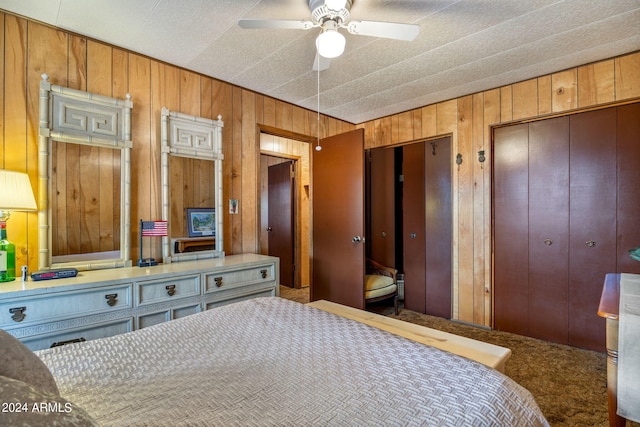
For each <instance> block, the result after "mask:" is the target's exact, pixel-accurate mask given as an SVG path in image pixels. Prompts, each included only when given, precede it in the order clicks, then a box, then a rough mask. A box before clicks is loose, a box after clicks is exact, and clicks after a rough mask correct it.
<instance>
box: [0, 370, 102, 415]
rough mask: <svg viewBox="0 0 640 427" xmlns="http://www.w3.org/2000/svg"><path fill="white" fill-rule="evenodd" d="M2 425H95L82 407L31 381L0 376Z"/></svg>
mask: <svg viewBox="0 0 640 427" xmlns="http://www.w3.org/2000/svg"><path fill="white" fill-rule="evenodd" d="M0 396H2V405H3V406H2V410H1V411H0V425H3V426H65V427H67V426H69V427H71V426H77V427H88V426H97V425H98V423H96V422H95V421H94V420H93V419H92V418H91V416H90V415H89V414H87V413H86V412H85V411H84V410H83V409H81V408H79V407H78V406H76V405H74V404H73V403H71V402H69V401H68V400H66V399H64V398H62V397H60V396H59V395H58V394H52V393H47V392H45V391H43V390H42V389H39V388H38V387H35V386H33V385H32V384H27V383H25V382H22V381H18V380H16V379H13V378H8V377H3V376H0Z"/></svg>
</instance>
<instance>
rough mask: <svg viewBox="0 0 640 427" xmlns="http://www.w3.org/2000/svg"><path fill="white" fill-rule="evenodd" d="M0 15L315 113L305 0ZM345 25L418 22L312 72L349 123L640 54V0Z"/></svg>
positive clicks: (565, 1) (393, 14) (397, 6)
mask: <svg viewBox="0 0 640 427" xmlns="http://www.w3.org/2000/svg"><path fill="white" fill-rule="evenodd" d="M0 9H4V10H7V11H10V12H14V13H17V14H20V15H23V16H26V17H30V18H33V19H36V20H38V21H41V22H45V23H48V24H51V25H54V26H57V27H60V28H64V29H68V30H71V31H73V32H75V33H78V34H82V35H86V36H88V37H91V38H94V39H97V40H102V41H105V42H108V43H110V44H113V45H115V46H120V47H123V48H126V49H130V50H132V51H135V52H139V53H142V54H145V55H148V56H150V57H153V58H157V59H160V60H163V61H166V62H169V63H172V64H175V65H179V66H181V67H184V68H187V69H190V70H194V71H197V72H200V73H202V74H205V75H208V76H211V77H215V78H217V79H220V80H224V81H227V82H230V83H233V84H235V85H238V86H241V87H244V88H247V89H251V90H254V91H256V92H259V93H262V94H265V95H269V96H273V97H275V98H278V99H281V100H284V101H288V102H290V103H293V104H297V105H300V106H302V107H305V108H309V109H312V110H315V109H316V108H317V79H318V76H317V73H316V72H314V71H312V65H313V60H314V57H315V37H316V36H317V33H318V31H319V30H317V29H312V30H308V31H304V30H243V29H241V28H240V27H238V25H237V21H238V19H241V18H261V19H264V18H274V19H300V20H306V19H309V18H310V11H309V7H308V5H307V1H306V0H180V1H178V0H135V1H132V0H47V1H43V0H0ZM351 18H352V19H358V20H374V21H390V22H403V23H414V24H418V25H420V34H419V35H418V37H417V39H416V40H414V41H412V42H404V41H395V40H387V39H378V38H372V37H366V36H354V35H351V34H349V33H347V32H346V31H342V32H343V34H345V37H346V39H347V46H346V49H345V53H344V54H343V55H342V56H341V57H339V58H337V59H334V60H333V61H332V63H331V67H330V68H329V69H328V70H326V71H322V72H321V73H320V90H321V95H320V110H321V112H322V113H324V114H328V115H331V116H333V117H337V118H340V119H343V120H346V121H349V122H351V123H356V124H357V123H361V122H364V121H368V120H372V119H375V118H379V117H383V116H387V115H390V114H395V113H398V112H401V111H406V110H409V109H413V108H417V107H420V106H423V105H428V104H432V103H435V102H438V101H442V100H446V99H451V98H456V97H459V96H462V95H466V94H470V93H474V92H478V91H482V90H486V89H490V88H495V87H499V86H502V85H505V84H510V83H514V82H518V81H522V80H526V79H529V78H533V77H536V76H540V75H544V74H548V73H552V72H556V71H560V70H563V69H566V68H571V67H575V66H577V65H581V64H586V63H589V62H594V61H598V60H601V59H605V58H610V57H614V56H618V55H621V54H625V53H629V52H633V51H637V50H640V0H562V1H560V0H527V1H522V0H420V1H417V0H416V1H412V0H354V1H353V7H352V8H351Z"/></svg>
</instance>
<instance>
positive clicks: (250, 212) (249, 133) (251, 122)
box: [241, 90, 292, 252]
mask: <svg viewBox="0 0 640 427" xmlns="http://www.w3.org/2000/svg"><path fill="white" fill-rule="evenodd" d="M284 106H285V107H286V106H288V107H287V108H284V109H283V110H282V113H283V115H285V116H287V117H288V119H285V121H286V120H288V121H290V119H291V112H292V110H291V108H290V107H291V105H290V104H285V105H284ZM255 114H256V96H255V94H254V93H253V92H250V91H248V90H243V91H242V201H241V204H242V205H243V207H244V209H243V211H242V252H257V251H258V182H259V179H258V172H259V167H260V162H259V161H258V160H259V146H260V141H257V140H256V137H257V132H258V130H257V127H256V118H255ZM289 126H290V127H291V125H289Z"/></svg>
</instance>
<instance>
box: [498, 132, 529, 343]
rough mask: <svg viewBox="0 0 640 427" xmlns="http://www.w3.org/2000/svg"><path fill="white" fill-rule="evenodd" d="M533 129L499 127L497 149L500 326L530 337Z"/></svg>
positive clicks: (503, 329) (501, 328)
mask: <svg viewBox="0 0 640 427" xmlns="http://www.w3.org/2000/svg"><path fill="white" fill-rule="evenodd" d="M528 135H529V131H528V125H527V124H522V125H515V126H509V127H504V128H498V129H496V130H495V131H494V147H493V159H494V161H493V165H494V166H493V183H494V184H493V185H494V194H493V211H494V216H493V218H494V308H495V313H494V328H495V329H498V330H501V331H508V332H513V333H517V334H521V335H527V334H528V332H529V330H528V329H529V326H528V317H529V313H528V305H529V303H528V298H529V295H528V288H529V277H528V276H529V275H528V271H529V244H528V230H529V219H528V218H529V191H528V188H529V171H528V152H529V148H528V145H529V143H528Z"/></svg>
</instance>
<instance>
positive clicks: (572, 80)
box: [551, 69, 578, 113]
mask: <svg viewBox="0 0 640 427" xmlns="http://www.w3.org/2000/svg"><path fill="white" fill-rule="evenodd" d="M577 80H578V73H577V71H576V69H571V70H566V71H561V72H559V73H555V74H552V75H551V108H552V110H553V112H554V113H560V112H563V111H567V110H573V109H575V108H577V107H578V91H577V85H578V81H577Z"/></svg>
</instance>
